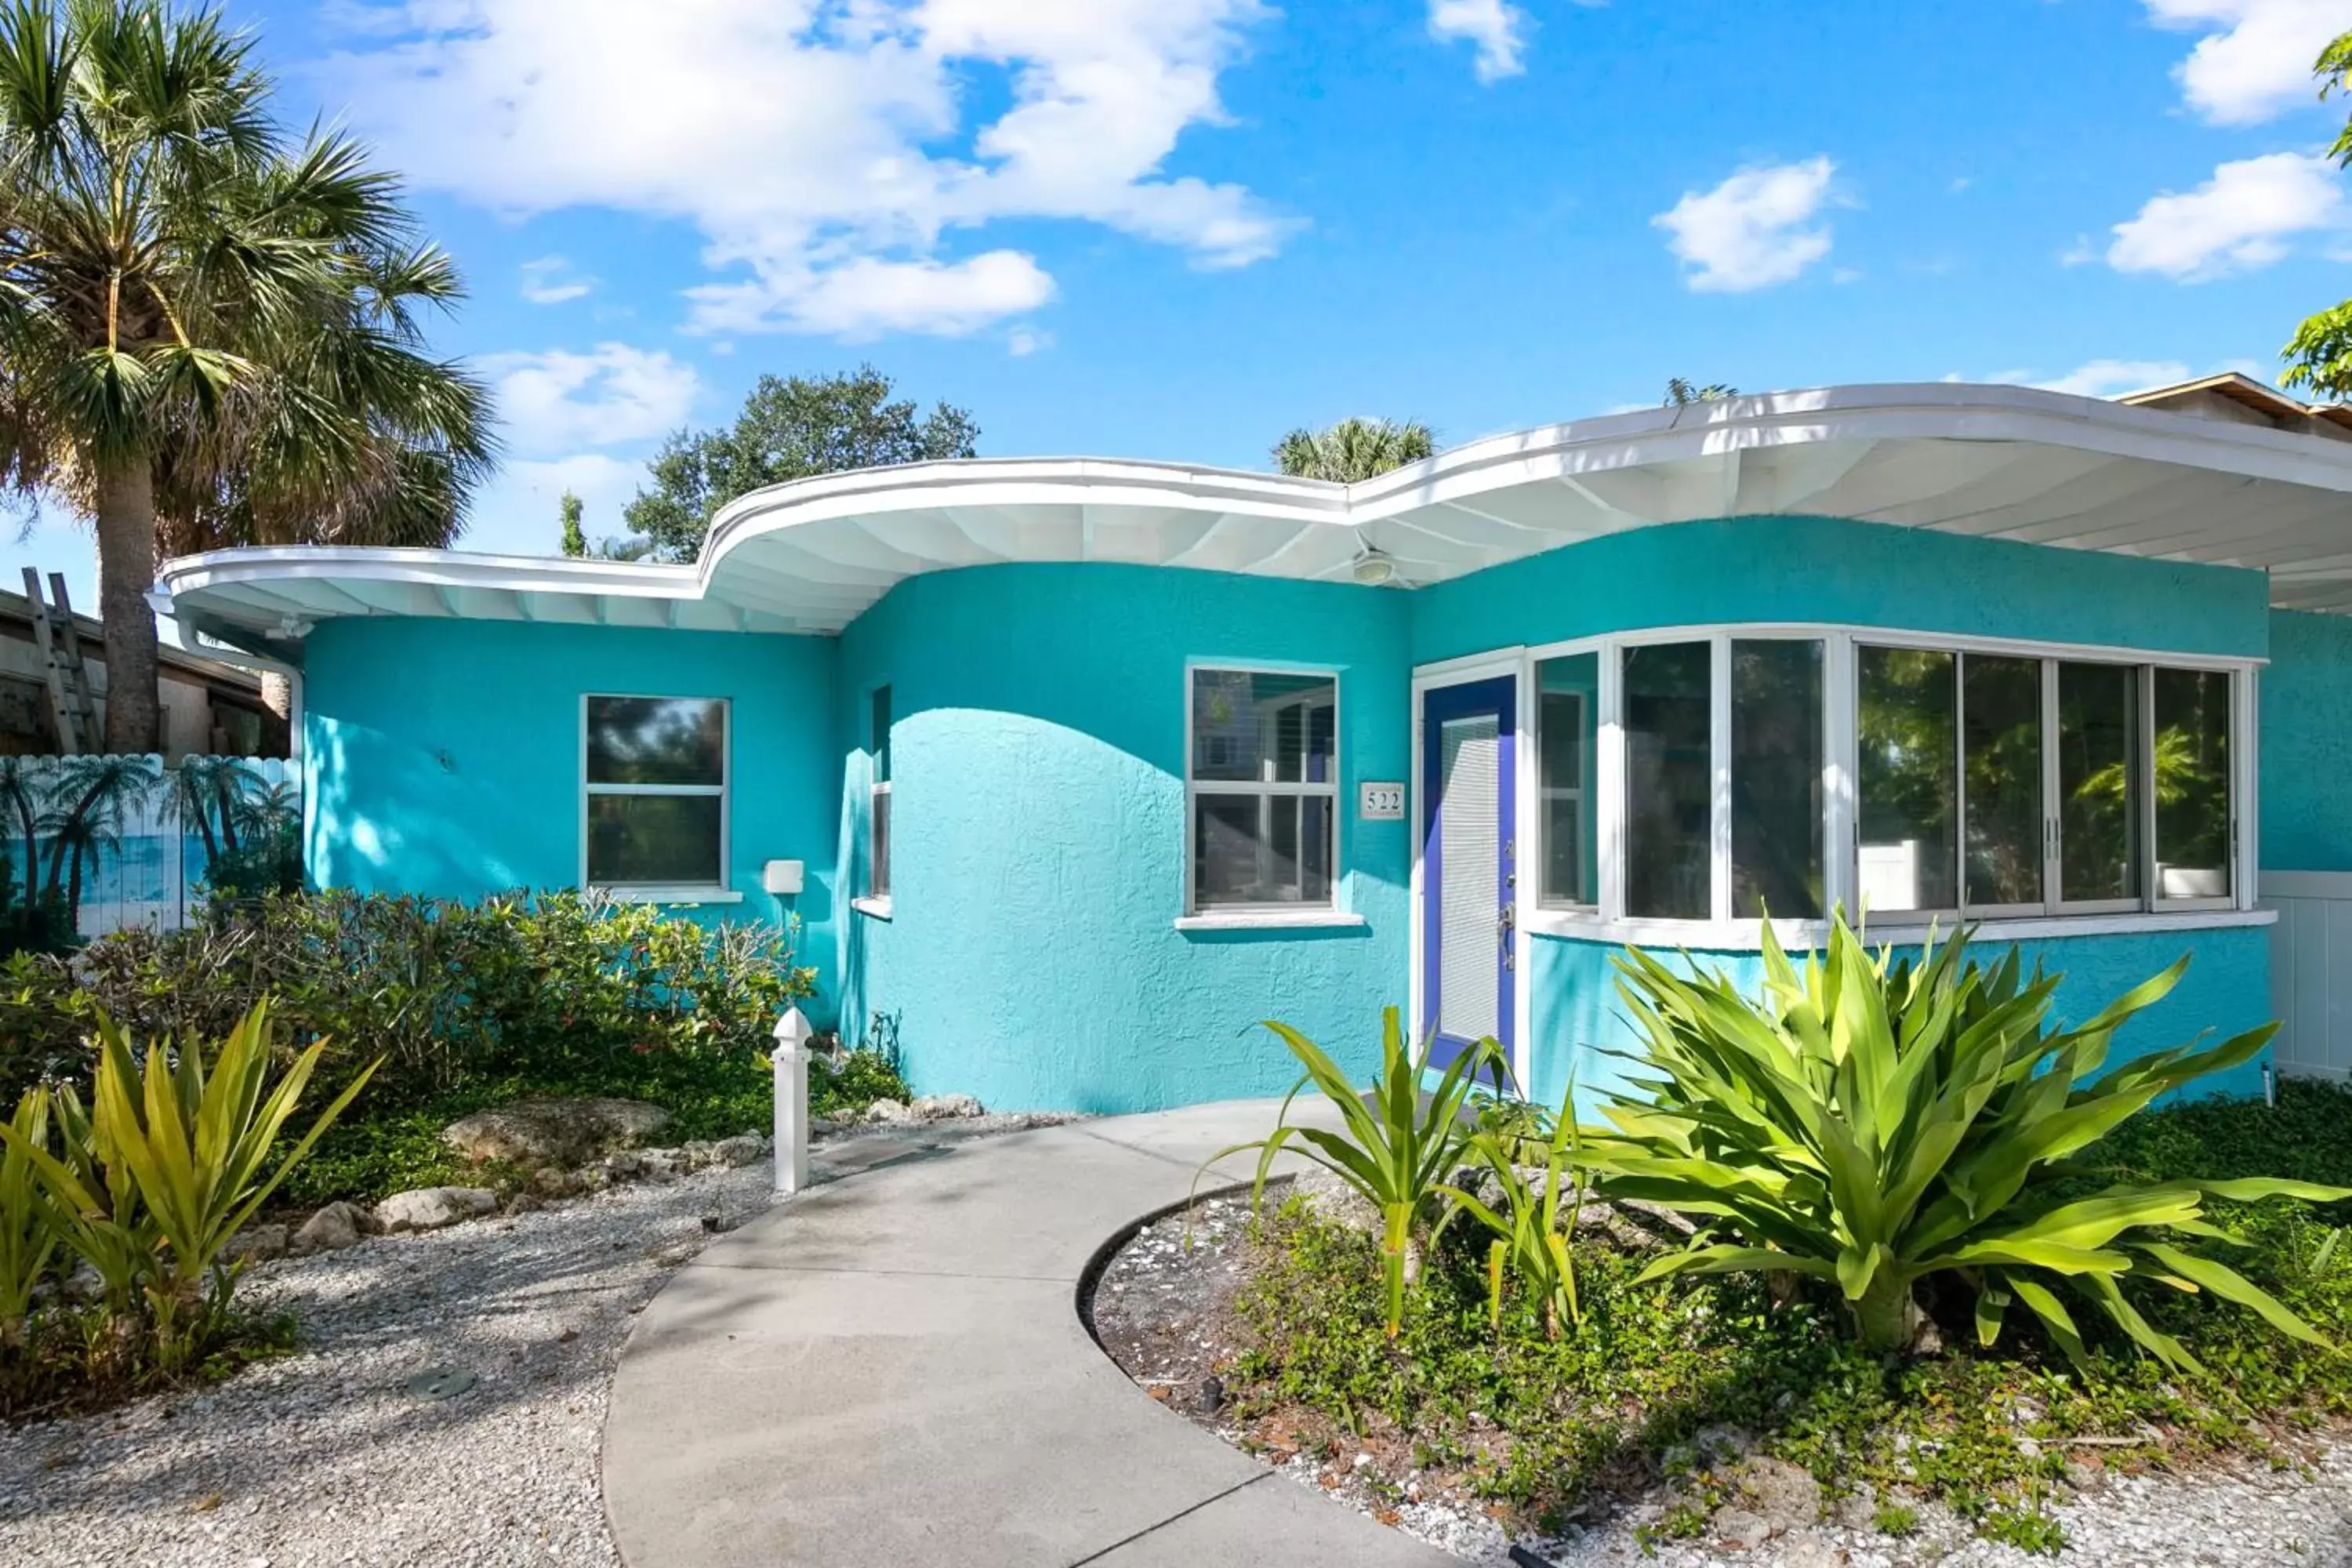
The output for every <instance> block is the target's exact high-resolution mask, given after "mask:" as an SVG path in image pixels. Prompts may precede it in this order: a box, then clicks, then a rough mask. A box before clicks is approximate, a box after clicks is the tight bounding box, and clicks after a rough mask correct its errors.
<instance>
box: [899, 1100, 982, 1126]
mask: <svg viewBox="0 0 2352 1568" xmlns="http://www.w3.org/2000/svg"><path fill="white" fill-rule="evenodd" d="M907 1114H908V1116H910V1117H912V1118H913V1119H914V1120H915V1121H954V1120H956V1119H959V1118H961V1117H967V1116H979V1115H982V1114H984V1113H983V1111H982V1108H981V1103H980V1101H979V1100H976V1099H974V1098H973V1097H972V1096H971V1095H969V1094H927V1095H924V1096H922V1097H921V1098H920V1099H919V1100H916V1101H915V1103H914V1104H912V1105H910V1106H908V1107H907Z"/></svg>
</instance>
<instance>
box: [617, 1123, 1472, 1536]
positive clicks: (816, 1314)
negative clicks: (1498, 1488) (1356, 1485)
mask: <svg viewBox="0 0 2352 1568" xmlns="http://www.w3.org/2000/svg"><path fill="white" fill-rule="evenodd" d="M1274 1114H1275V1106H1274V1102H1272V1101H1250V1102H1240V1103H1233V1104H1226V1105H1213V1106H1204V1107H1200V1108H1197V1109H1194V1110H1181V1111H1170V1112H1165V1113H1162V1114H1158V1115H1151V1116H1130V1117H1121V1118H1118V1119H1117V1120H1113V1121H1091V1122H1080V1123H1074V1124H1072V1125H1069V1126H1066V1127H1052V1128H1045V1129H1040V1130H1038V1131H1031V1132H1020V1133H1013V1134H1009V1135H1007V1136H1004V1137H1000V1138H992V1139H985V1140H979V1141H974V1142H963V1143H956V1144H952V1145H947V1146H942V1147H939V1148H933V1149H920V1148H917V1149H910V1150H908V1152H907V1153H906V1155H905V1156H904V1157H903V1158H901V1159H899V1160H898V1161H896V1162H895V1163H883V1164H879V1165H877V1166H875V1167H873V1168H871V1169H868V1170H866V1171H865V1172H863V1173H860V1174H857V1175H856V1176H854V1177H852V1178H850V1179H847V1180H843V1181H839V1182H836V1183H834V1184H830V1185H825V1186H821V1187H818V1188H816V1189H814V1191H811V1192H807V1193H803V1194H801V1195H800V1196H798V1197H796V1198H794V1199H793V1200H792V1201H791V1202H789V1203H786V1204H784V1205H780V1206H779V1207H777V1208H776V1209H774V1210H772V1211H771V1212H770V1213H768V1214H766V1215H762V1216H761V1218H760V1219H758V1220H756V1221H754V1222H752V1223H751V1225H748V1226H744V1227H743V1228H742V1229H741V1230H740V1231H737V1232H735V1233H734V1234H732V1235H730V1236H727V1237H721V1238H720V1239H719V1240H718V1241H716V1242H714V1243H713V1244H711V1245H710V1246H709V1247H706V1248H705V1249H704V1250H703V1252H702V1254H701V1256H700V1257H699V1258H696V1259H695V1261H694V1262H692V1263H691V1264H689V1265H688V1266H687V1267H686V1268H682V1269H680V1270H679V1271H678V1273H677V1275H676V1277H675V1278H673V1279H672V1280H671V1281H670V1283H669V1284H668V1285H667V1287H665V1288H664V1289H663V1290H662V1292H661V1294H660V1295H659V1296H658V1297H656V1299H655V1300H654V1302H653V1304H652V1305H651V1306H650V1307H648V1308H647V1309H646V1314H645V1316H644V1318H643V1320H642V1321H640V1322H639V1324H638V1326H637V1330H636V1332H635V1335H634V1337H633V1338H632V1339H631V1341H630V1342H629V1345H628V1348H627V1349H626V1351H625V1352H624V1353H623V1355H622V1359H621V1366H620V1372H619V1373H618V1375H617V1377H616V1378H615V1380H614V1387H613V1396H612V1405H611V1408H610V1411H609V1413H608V1414H607V1415H606V1418H605V1426H604V1506H605V1509H606V1511H607V1512H608V1514H609V1515H610V1517H611V1520H612V1523H613V1533H614V1538H615V1539H616V1540H617V1541H618V1542H619V1544H620V1549H621V1555H622V1558H623V1560H624V1561H625V1563H628V1565H629V1568H734V1565H738V1564H740V1565H742V1568H752V1565H755V1564H756V1565H757V1568H793V1565H796V1564H809V1565H815V1564H825V1565H828V1568H832V1565H845V1564H852V1563H876V1564H881V1563H889V1564H932V1563H940V1564H954V1565H956V1568H998V1565H1012V1564H1020V1565H1024V1568H1025V1565H1031V1564H1036V1565H1043V1568H1076V1565H1077V1564H1080V1563H1104V1564H1116V1565H1118V1568H1147V1565H1150V1564H1159V1563H1167V1564H1194V1563H1219V1564H1236V1565H1245V1564H1255V1563H1266V1564H1272V1563H1299V1564H1306V1563H1316V1564H1323V1563H1343V1564H1347V1565H1349V1568H1440V1565H1443V1564H1447V1563H1455V1562H1456V1560H1455V1559H1454V1558H1453V1557H1450V1556H1448V1555H1446V1554H1444V1553H1443V1552H1437V1551H1435V1550H1434V1549H1433V1548H1430V1547H1426V1546H1423V1545H1421V1544H1420V1543H1418V1542H1414V1541H1412V1540H1411V1539H1410V1538H1408V1537H1406V1536H1404V1535H1402V1534H1400V1533H1399V1532H1397V1531H1392V1530H1387V1529H1383V1528H1381V1526H1380V1525H1377V1524H1375V1523H1373V1522H1372V1521H1370V1520H1369V1519H1366V1518H1365V1517H1364V1516H1362V1515H1361V1514H1359V1513H1357V1512H1356V1511H1355V1510H1352V1509H1349V1508H1347V1507H1345V1506H1343V1505H1341V1504H1339V1503H1335V1502H1333V1501H1331V1500H1328V1499H1326V1498H1323V1497H1320V1496H1318V1495H1316V1494H1315V1493H1313V1492H1311V1491H1309V1490H1307V1489H1306V1488H1304V1487H1302V1486H1299V1485H1298V1484H1297V1483H1296V1482H1294V1481H1291V1480H1289V1479H1286V1478H1283V1477H1281V1476H1277V1475H1276V1474H1274V1473H1273V1472H1272V1471H1270V1470H1268V1469H1267V1468H1265V1466H1263V1465H1261V1464H1259V1463H1258V1462H1257V1461H1256V1460H1255V1459H1252V1458H1248V1457H1247V1456H1245V1455H1244V1454H1242V1453H1240V1452H1238V1451H1236V1450H1234V1449H1233V1448H1231V1447H1227V1446H1226V1445H1225V1444H1223V1443H1222V1442H1220V1441H1218V1440H1217V1438H1215V1437H1214V1436H1211V1435H1210V1434H1208V1433H1206V1432H1203V1431H1202V1430H1201V1429H1200V1428H1198V1427H1196V1426H1193V1425H1192V1423H1191V1422H1189V1421H1187V1420H1185V1419H1184V1418H1183V1417H1181V1416H1180V1415H1176V1414H1174V1413H1173V1412H1171V1411H1169V1410H1166V1409H1163V1408H1161V1407H1160V1405H1158V1404H1156V1403H1155V1402H1154V1401H1152V1400H1151V1399H1150V1398H1149V1397H1148V1396H1146V1395H1145V1394H1144V1393H1143V1392H1142V1391H1141V1390H1140V1389H1139V1388H1137V1387H1136V1386H1135V1385H1134V1384H1132V1383H1130V1382H1129V1380H1128V1378H1127V1376H1126V1374H1125V1373H1122V1372H1120V1371H1119V1369H1118V1367H1117V1366H1115V1365H1113V1364H1112V1363H1111V1362H1110V1360H1109V1359H1108V1357H1106V1356H1105V1355H1104V1354H1103V1353H1102V1352H1101V1350H1100V1349H1099V1348H1098V1347H1097V1345H1096V1344H1095V1342H1094V1341H1093V1340H1092V1339H1091V1338H1090V1337H1088V1335H1087V1331H1086V1328H1085V1326H1084V1325H1083V1324H1081V1323H1080V1322H1079V1321H1078V1317H1077V1306H1076V1289H1077V1284H1078V1278H1079V1276H1080V1274H1081V1273H1083V1272H1084V1270H1085V1268H1086V1267H1087V1262H1088V1260H1089V1259H1090V1258H1092V1257H1093V1255H1094V1253H1095V1250H1096V1249H1097V1247H1099V1246H1100V1245H1101V1244H1102V1243H1103V1242H1104V1241H1105V1240H1106V1239H1108V1237H1110V1236H1111V1235H1112V1234H1113V1233H1115V1232H1117V1231H1118V1230H1119V1229H1121V1228H1122V1227H1123V1226H1126V1225H1128V1224H1129V1222H1131V1221H1133V1220H1135V1219H1137V1218H1139V1217H1140V1216H1142V1215H1145V1214H1148V1213H1150V1211H1152V1210H1154V1209H1157V1208H1160V1207H1161V1206H1163V1205H1167V1204H1171V1203H1174V1202H1177V1201H1179V1200H1181V1199H1182V1198H1183V1197H1184V1195H1185V1194H1186V1192H1187V1190H1188V1189H1189V1188H1190V1186H1191V1184H1192V1173H1193V1170H1194V1168H1195V1167H1196V1166H1197V1165H1198V1163H1200V1161H1201V1160H1202V1159H1203V1158H1205V1157H1206V1156H1207V1155H1209V1154H1210V1153H1212V1152H1215V1151H1216V1150H1217V1149H1220V1148H1222V1147H1223V1146H1225V1145H1227V1144H1230V1143H1234V1142H1240V1141H1241V1140H1243V1139H1245V1138H1251V1137H1255V1136H1258V1135H1259V1134H1261V1133H1263V1132H1264V1131H1265V1130H1266V1129H1267V1128H1268V1127H1269V1126H1271V1125H1272V1124H1273V1121H1274ZM1225 1169H1227V1170H1229V1171H1230V1172H1231V1173H1232V1176H1231V1178H1230V1179H1234V1180H1241V1179H1245V1178H1246V1176H1247V1175H1248V1173H1249V1163H1248V1161H1247V1160H1246V1159H1244V1160H1235V1161H1233V1162H1230V1163H1228V1165H1227V1166H1226V1167H1225ZM1211 1184H1214V1179H1213V1180H1212V1182H1211Z"/></svg>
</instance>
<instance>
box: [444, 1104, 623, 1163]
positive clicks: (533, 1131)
mask: <svg viewBox="0 0 2352 1568" xmlns="http://www.w3.org/2000/svg"><path fill="white" fill-rule="evenodd" d="M668 1124H669V1112H668V1111H667V1110H663V1109H662V1108H661V1107H660V1106H658V1105H648V1104H646V1102H645V1101H644V1100H584V1099H563V1098H552V1099H544V1100H516V1101H514V1102H513V1103H512V1104H510V1105H500V1106H494V1107H493V1108H491V1109H490V1110H478V1111H476V1112H475V1113H474V1114H473V1115H471V1116H467V1117H464V1118H462V1119H460V1120H458V1121H453V1122H451V1123H450V1124H449V1125H448V1127H447V1128H446V1129H445V1130H444V1131H442V1134H441V1136H442V1139H443V1140H444V1141H445V1142H447V1143H448V1145H449V1146H450V1147H451V1148H452V1149H455V1150H456V1151H457V1152H458V1153H460V1154H462V1155H464V1156H465V1157H466V1158H467V1159H468V1160H508V1161H512V1162H513V1163H516V1164H521V1165H584V1164H586V1163H589V1162H591V1161H593V1160H594V1159H595V1158H596V1157H597V1156H598V1155H600V1154H604V1153H608V1152H611V1151H613V1150H614V1149H623V1148H626V1147H628V1146H629V1145H631V1144H635V1143H642V1142H645V1141H646V1139H647V1138H650V1137H652V1136H653V1135H654V1134H655V1133H656V1132H658V1131H661V1130H662V1129H663V1128H664V1127H666V1126H667V1125H668Z"/></svg>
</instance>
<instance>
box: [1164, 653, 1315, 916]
mask: <svg viewBox="0 0 2352 1568" xmlns="http://www.w3.org/2000/svg"><path fill="white" fill-rule="evenodd" d="M1190 680H1191V688H1192V690H1191V710H1190V717H1191V727H1192V738H1191V745H1190V747H1189V752H1190V755H1189V757H1188V759H1187V767H1186V774H1185V784H1186V792H1185V793H1186V795H1187V797H1188V810H1189V813H1190V816H1191V822H1190V825H1189V827H1188V832H1189V834H1190V841H1191V850H1192V874H1191V887H1190V900H1191V906H1192V912H1193V913H1196V914H1197V913H1204V912H1209V913H1213V912H1217V911H1221V910H1249V909H1253V908H1264V907H1265V906H1269V905H1271V906H1290V907H1299V906H1323V907H1327V908H1328V907H1330V906H1332V905H1333V904H1334V902H1335V900H1336V894H1337V886H1338V878H1337V875H1336V872H1335V864H1336V859H1337V819H1338V816H1339V678H1338V677H1337V676H1334V675H1329V674H1297V673H1292V672H1288V671H1280V670H1252V669H1197V668H1196V669H1194V670H1192V672H1191V675H1190Z"/></svg>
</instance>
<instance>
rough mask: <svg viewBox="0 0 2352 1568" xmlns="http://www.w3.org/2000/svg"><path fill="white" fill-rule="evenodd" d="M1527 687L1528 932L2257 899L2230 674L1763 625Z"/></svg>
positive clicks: (2009, 913)
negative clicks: (2242, 818) (1530, 733)
mask: <svg viewBox="0 0 2352 1568" xmlns="http://www.w3.org/2000/svg"><path fill="white" fill-rule="evenodd" d="M1528 675H1529V678H1530V692H1529V706H1530V708H1531V709H1532V711H1533V716H1534V721H1535V727H1536V742H1537V743H1536V744H1535V746H1534V747H1532V748H1531V752H1532V755H1533V758H1534V763H1533V768H1532V776H1531V777H1530V778H1529V780H1528V783H1529V784H1531V785H1532V786H1533V790H1532V799H1533V801H1534V803H1535V804H1534V806H1533V808H1532V810H1531V811H1530V812H1529V813H1528V816H1530V817H1531V819H1532V827H1533V830H1534V832H1535V833H1536V835H1537V838H1538V852H1539V853H1538V860H1537V864H1538V866H1539V868H1540V870H1539V872H1538V880H1537V885H1536V887H1535V889H1533V895H1532V897H1531V898H1530V900H1528V905H1527V907H1526V908H1525V909H1524V910H1523V911H1522V913H1523V917H1524V918H1526V919H1528V920H1529V921H1536V922H1537V923H1538V928H1539V929H1549V930H1558V931H1580V930H1583V929H1586V928H1587V927H1588V926H1589V925H1590V923H1591V922H1593V921H1618V920H1625V921H1673V922H1675V923H1677V924H1689V923H1701V922H1703V923H1705V924H1706V925H1709V926H1712V927H1716V928H1717V931H1716V932H1715V933H1714V934H1715V935H1717V936H1720V937H1723V938H1726V939H1729V940H1735V941H1745V940H1748V939H1749V938H1751V937H1752V935H1753V932H1754V926H1753V924H1752V922H1753V921H1756V920H1757V919H1758V918H1759V917H1761V916H1764V915H1769V916H1771V917H1772V918H1773V919H1774V920H1776V921H1816V920H1820V919H1822V918H1824V917H1825V916H1827V915H1828V913H1829V912H1830V910H1832V908H1838V907H1843V908H1844V909H1845V910H1848V911H1850V912H1854V913H1858V914H1860V915H1862V916H1864V918H1866V919H1867V920H1868V921H1870V923H1871V924H1873V925H1874V926H1875V927H1877V928H1878V929H1880V930H1887V929H1903V928H1913V927H1916V926H1919V925H1924V924H1926V923H1927V922H1928V921H1933V920H1941V921H1944V922H1945V923H1946V924H1947V925H1950V924H1951V923H1953V922H1955V921H1987V920H1992V921H2006V920H2022V919H2033V920H2037V921H2059V920H2065V919H2070V918H2073V917H2086V918H2090V917H2097V918H2116V917H2126V918H2127V917H2132V916H2155V915H2159V914H2162V915H2176V914H2179V913H2180V912H2183V911H2204V910H2251V909H2252V903H2251V897H2250V886H2251V884H2250V881H2249V876H2250V873H2249V872H2248V871H2247V869H2246V867H2245V864H2244V855H2245V853H2246V850H2245V847H2244V845H2243V843H2242V837H2243V836H2242V832H2241V830H2240V827H2239V808H2238V793H2239V792H2240V791H2241V790H2242V789H2243V787H2244V776H2243V775H2244V774H2245V773H2246V770H2247V768H2248V767H2249V765H2250V759H2249V757H2248V755H2247V747H2248V745H2249V743H2250V742H2251V737H2250V736H2249V734H2248V733H2247V731H2246V730H2245V728H2244V727H2243V726H2244V725H2245V724H2246V723H2247V722H2248V714H2249V712H2250V711H2251V710H2249V709H2248V708H2247V703H2248V700H2249V696H2250V694H2251V693H2252V690H2253V685H2252V664H2251V663H2250V662H2249V661H2244V660H2226V661H2224V660H2215V661H2214V663H2213V665H2212V666H2210V667H2200V666H2195V665H2191V664H2189V663H2188V662H2185V661H2180V660H2168V659H2167V658H2164V657H2162V656H2154V655H2150V656H2138V657H2135V656H2133V655H2130V654H2128V653H2123V652H2116V651H2111V650H2107V649H2104V648H2102V649H2095V650H2093V649H2084V650H2079V651H2078V650H2073V649H2069V648H2067V647H2063V646H2061V645H2036V644H2021V643H2007V642H2000V641H1995V640H1992V639H1980V638H1972V637H1953V638H1950V639H1948V641H1942V642H1939V641H1938V639H1937V638H1935V637H1915V636H1912V635H1910V634H1895V633H1873V632H1869V631H1859V630H1853V631H1850V630H1844V629H1840V628H1834V627H1812V626H1758V627H1755V628H1753V629H1752V630H1751V629H1748V628H1741V627H1728V628H1714V629H1708V630H1704V631H1687V632H1676V633H1665V634H1657V633H1651V634H1645V635H1641V636H1635V637H1604V638H1596V639H1593V640H1592V641H1591V642H1590V643H1586V644H1569V645H1564V646H1561V647H1556V648H1549V649H1538V650H1536V652H1535V654H1534V655H1533V656H1532V658H1530V660H1529V664H1528ZM1734 928H1737V929H1734ZM1708 939H1709V938H1708V936H1707V934H1706V933H1701V932H1693V933H1690V934H1689V935H1688V936H1686V937H1677V936H1676V935H1675V933H1672V932H1660V933H1656V934H1655V935H1654V936H1651V937H1647V938H1645V940H1658V941H1675V940H1692V941H1698V942H1705V941H1706V940H1708Z"/></svg>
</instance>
